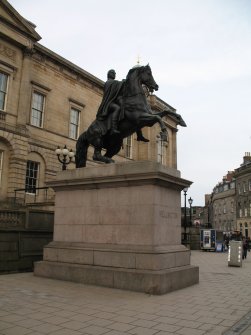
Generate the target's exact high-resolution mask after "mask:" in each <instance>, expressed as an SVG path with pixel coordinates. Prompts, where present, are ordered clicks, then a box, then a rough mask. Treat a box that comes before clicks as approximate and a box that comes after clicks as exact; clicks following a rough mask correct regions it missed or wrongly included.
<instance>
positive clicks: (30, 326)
mask: <svg viewBox="0 0 251 335" xmlns="http://www.w3.org/2000/svg"><path fill="white" fill-rule="evenodd" d="M191 262H192V264H193V265H197V266H199V268H200V282H199V284H197V285H194V286H191V287H187V288H184V289H182V290H179V291H175V292H172V293H168V294H165V295H163V296H153V295H150V294H144V293H137V292H130V291H123V290H117V289H110V288H103V287H95V286H88V285H83V284H78V283H72V282H64V281H59V280H53V279H46V278H40V277H35V276H34V275H33V273H19V274H5V275H0V335H8V334H9V335H11V334H14V335H22V334H32V335H34V334H35V335H39V334H50V335H88V334H89V335H99V334H102V335H103V334H106V335H126V334H127V335H130V334H131V335H132V334H142V335H143V334H144V335H147V334H149V335H152V334H153V335H177V334H180V335H182V334H184V335H189V334H191V335H204V334H205V335H211V334H213V335H217V334H219V335H220V334H225V335H239V334H242V335H251V285H250V283H251V253H249V254H248V257H247V259H246V260H244V261H243V263H242V267H229V266H228V262H227V254H226V253H214V252H202V251H192V252H191Z"/></svg>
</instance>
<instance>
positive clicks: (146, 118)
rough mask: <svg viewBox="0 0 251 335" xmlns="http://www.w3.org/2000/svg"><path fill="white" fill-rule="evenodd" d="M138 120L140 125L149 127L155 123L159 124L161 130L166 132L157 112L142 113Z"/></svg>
mask: <svg viewBox="0 0 251 335" xmlns="http://www.w3.org/2000/svg"><path fill="white" fill-rule="evenodd" d="M138 121H139V124H140V125H143V126H149V127H151V126H152V125H154V124H155V123H158V124H159V125H160V128H161V131H162V132H167V129H166V125H165V123H164V121H163V120H162V119H161V117H160V116H159V115H158V114H148V113H145V114H142V115H140V116H139V118H138Z"/></svg>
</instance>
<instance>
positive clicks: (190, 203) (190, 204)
mask: <svg viewBox="0 0 251 335" xmlns="http://www.w3.org/2000/svg"><path fill="white" fill-rule="evenodd" d="M188 203H189V206H190V211H189V214H190V222H189V226H190V227H191V226H192V203H193V199H192V198H191V197H190V198H189V199H188Z"/></svg>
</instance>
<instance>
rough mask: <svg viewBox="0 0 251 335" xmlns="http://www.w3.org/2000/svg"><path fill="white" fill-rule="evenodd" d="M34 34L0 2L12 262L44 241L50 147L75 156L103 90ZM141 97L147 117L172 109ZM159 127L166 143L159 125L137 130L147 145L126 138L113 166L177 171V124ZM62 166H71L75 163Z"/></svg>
mask: <svg viewBox="0 0 251 335" xmlns="http://www.w3.org/2000/svg"><path fill="white" fill-rule="evenodd" d="M35 28H36V27H35V25H34V24H33V23H31V22H30V21H27V20H26V19H25V18H23V17H22V16H21V15H20V14H19V13H18V12H17V11H16V10H15V9H14V8H13V7H12V6H11V5H10V4H9V3H8V1H6V0H2V1H1V2H0V229H1V233H2V235H1V236H2V238H1V239H0V250H1V248H2V250H4V248H5V249H6V248H7V252H8V255H9V254H10V253H11V252H10V251H11V250H12V249H13V255H14V256H13V259H15V261H16V262H18V258H20V254H23V255H26V254H29V253H33V254H39V252H40V251H38V250H37V249H36V247H34V248H33V249H32V247H31V243H30V242H29V241H31V240H32V239H33V240H34V236H35V235H36V234H37V233H38V232H40V233H41V231H42V232H44V233H45V235H41V236H42V237H41V236H40V237H41V238H40V240H39V241H40V242H37V243H36V245H39V248H38V249H39V250H42V249H41V248H42V245H43V244H45V243H46V242H47V241H48V234H49V235H50V234H51V231H52V229H53V224H52V222H53V208H54V207H53V206H54V192H53V190H51V189H49V188H48V187H47V186H46V182H48V181H51V180H53V179H54V177H55V175H56V173H57V171H59V170H60V169H61V168H62V167H61V164H60V162H59V161H58V159H57V155H56V154H55V149H56V148H57V147H58V146H59V147H61V148H63V147H64V146H65V145H66V146H67V148H69V149H73V151H74V150H75V145H76V141H77V138H78V136H79V135H80V134H81V133H82V132H83V131H85V130H86V129H87V128H88V126H89V125H90V124H91V122H92V121H93V120H94V119H95V116H96V112H97V110H98V107H99V104H100V102H101V99H102V95H103V86H104V82H103V81H102V80H101V79H99V78H97V77H95V76H93V75H92V74H90V73H88V72H87V71H85V70H84V69H82V68H80V67H78V66H76V65H75V64H73V63H71V62H70V61H68V60H66V59H64V58H63V57H61V56H60V55H57V54H56V53H54V52H53V51H51V50H49V49H47V48H46V47H45V46H43V45H42V44H40V43H39V42H38V41H39V40H40V39H41V37H40V36H39V34H38V33H37V32H36V30H35ZM133 65H134V64H132V66H133ZM107 70H109V69H107ZM148 99H149V103H150V105H151V107H152V110H153V111H154V112H157V111H162V110H164V109H166V108H168V109H171V110H172V111H175V109H174V108H172V107H171V106H169V105H168V104H167V103H166V102H164V101H162V100H161V99H159V98H158V97H157V96H155V95H151V96H149V98H148ZM164 121H165V123H166V125H167V127H168V134H169V143H168V144H167V143H164V142H163V141H161V139H160V137H159V132H160V129H159V126H158V125H155V126H154V127H152V128H144V129H143V134H144V136H145V137H147V138H148V139H149V140H150V142H149V143H142V142H137V141H136V136H134V135H133V136H131V137H129V138H127V139H125V141H124V145H123V148H122V150H121V151H120V153H119V154H118V155H117V156H116V157H115V161H117V162H123V161H128V160H151V161H153V160H154V161H158V162H160V163H162V164H164V165H166V166H168V167H172V168H177V155H176V149H177V147H176V133H177V123H176V121H175V119H174V118H172V117H165V119H164ZM92 153H93V152H92V150H91V149H90V150H89V153H88V161H87V166H88V165H89V166H91V165H93V164H97V163H95V162H93V161H92V159H91V157H92ZM68 168H69V169H71V168H75V165H74V161H73V162H72V163H70V164H69V165H68ZM21 230H22V231H23V232H24V233H25V234H26V239H25V237H24V240H22V241H21V242H22V243H21V246H27V248H26V249H27V250H26V249H25V248H24V250H21V251H20V248H21V247H20V236H19V237H18V234H17V233H18V232H20V231H21ZM14 232H16V235H15V236H14V235H13V234H14ZM28 233H30V235H29V234H28ZM47 233H48V234H47ZM3 234H5V235H3ZM32 234H33V235H32ZM46 234H47V235H46ZM18 238H19V239H18ZM21 239H22V237H21ZM1 241H2V244H1ZM6 241H9V242H8V243H7V244H6ZM41 241H42V242H41ZM12 242H13V243H12ZM11 243H12V244H11ZM1 246H2V247H1ZM11 248H12V249H11ZM21 249H22V248H21ZM40 254H41V252H40ZM3 258H5V259H6V254H4V255H3ZM11 259H12V258H11ZM13 262H14V261H13ZM0 270H1V268H0Z"/></svg>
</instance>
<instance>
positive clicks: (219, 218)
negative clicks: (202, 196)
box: [208, 171, 236, 232]
mask: <svg viewBox="0 0 251 335" xmlns="http://www.w3.org/2000/svg"><path fill="white" fill-rule="evenodd" d="M208 205H209V207H210V209H209V213H210V214H209V217H210V221H211V222H210V224H211V226H212V227H213V228H215V229H217V230H220V231H224V232H230V231H233V230H235V229H236V191H235V178H234V172H233V171H228V173H227V175H226V176H224V177H223V179H222V181H221V182H219V183H218V184H217V185H216V186H215V187H214V189H213V192H212V194H211V198H210V202H209V203H208Z"/></svg>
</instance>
